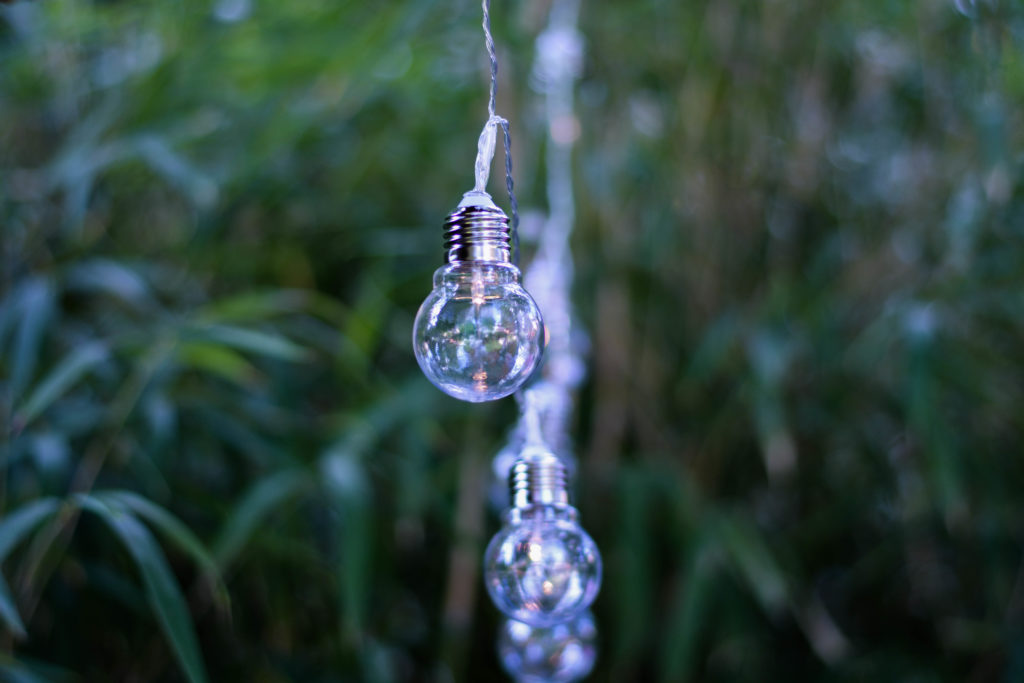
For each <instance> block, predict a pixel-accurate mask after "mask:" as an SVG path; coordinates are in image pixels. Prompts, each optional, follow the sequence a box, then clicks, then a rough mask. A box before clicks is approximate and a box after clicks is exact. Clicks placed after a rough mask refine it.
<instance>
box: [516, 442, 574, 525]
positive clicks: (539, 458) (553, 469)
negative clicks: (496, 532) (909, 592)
mask: <svg viewBox="0 0 1024 683" xmlns="http://www.w3.org/2000/svg"><path fill="white" fill-rule="evenodd" d="M508 481H509V489H510V490H511V493H512V507H513V508H515V509H517V510H526V509H529V508H532V507H534V506H554V507H566V508H568V507H570V506H569V477H568V472H567V471H566V468H565V465H563V464H562V461H561V460H559V459H558V457H557V456H555V455H554V454H553V453H551V452H549V451H546V450H542V449H537V450H533V451H532V452H526V453H524V454H523V456H522V457H520V458H519V460H517V461H516V462H515V464H514V465H512V469H511V470H510V471H509V475H508Z"/></svg>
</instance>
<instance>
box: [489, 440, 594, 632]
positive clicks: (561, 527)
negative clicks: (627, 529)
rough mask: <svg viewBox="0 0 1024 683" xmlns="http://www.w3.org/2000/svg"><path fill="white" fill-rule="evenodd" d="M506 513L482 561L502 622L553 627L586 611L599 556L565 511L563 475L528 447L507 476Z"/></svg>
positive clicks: (549, 457) (550, 457) (546, 455)
mask: <svg viewBox="0 0 1024 683" xmlns="http://www.w3.org/2000/svg"><path fill="white" fill-rule="evenodd" d="M509 482H510V485H511V488H512V507H511V508H510V509H509V510H508V511H507V512H506V513H505V516H504V525H503V526H502V528H501V530H500V531H499V532H498V533H497V534H495V536H494V538H492V539H491V542H490V544H489V545H488V546H487V551H486V552H485V553H484V580H485V581H486V584H487V591H488V593H490V595H491V599H492V600H493V601H494V604H495V605H496V606H497V607H498V609H500V610H501V611H502V612H504V613H505V615H506V616H508V617H510V618H512V619H515V620H517V621H522V622H524V623H526V624H529V625H530V626H541V627H544V626H553V625H555V624H558V623H561V622H564V621H568V620H570V619H573V618H575V617H577V616H579V614H580V613H581V612H583V611H584V610H585V609H587V608H588V607H589V606H590V603H592V602H593V601H594V598H595V597H597V592H598V590H599V589H600V587H601V555H600V553H599V552H598V550H597V545H596V544H595V543H594V541H593V539H591V538H590V536H589V535H588V534H587V532H586V531H584V530H583V528H582V527H580V525H579V522H578V521H577V517H578V513H577V512H576V508H574V507H572V506H571V505H569V498H568V492H567V486H566V470H565V466H564V465H563V464H562V462H561V461H560V460H559V459H558V458H557V457H556V456H555V455H554V454H552V453H551V452H549V451H547V450H546V449H543V448H539V447H529V448H527V450H525V451H524V452H523V455H522V456H521V458H520V459H519V460H518V461H517V462H516V464H515V465H513V467H512V471H511V473H510V475H509Z"/></svg>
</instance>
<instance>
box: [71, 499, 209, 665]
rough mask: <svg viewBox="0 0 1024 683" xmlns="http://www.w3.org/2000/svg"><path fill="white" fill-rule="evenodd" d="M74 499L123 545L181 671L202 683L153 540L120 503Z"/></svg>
mask: <svg viewBox="0 0 1024 683" xmlns="http://www.w3.org/2000/svg"><path fill="white" fill-rule="evenodd" d="M75 499H76V501H77V502H78V504H79V505H81V507H82V508H83V509H85V510H89V511H90V512H93V513H95V514H96V515H98V516H99V517H100V518H101V519H102V520H103V521H104V522H105V523H106V524H107V526H108V527H110V530H111V531H113V532H114V534H115V535H116V536H117V537H118V538H119V539H120V540H121V542H122V543H123V544H124V546H125V548H126V549H127V550H128V552H129V554H130V555H131V556H132V559H133V560H134V561H135V565H136V566H137V567H138V569H139V573H140V574H142V583H143V586H144V587H145V589H146V597H147V598H148V599H149V603H150V606H151V607H152V608H153V612H154V613H155V615H156V617H157V620H158V621H159V622H160V626H161V628H162V629H163V631H164V635H165V636H166V637H167V640H168V642H169V643H170V645H171V648H172V649H173V650H174V654H175V656H176V657H177V659H178V663H179V664H180V666H181V668H182V671H183V672H184V673H185V675H186V677H187V678H188V680H189V681H191V682H192V683H205V681H207V680H208V679H207V677H206V667H205V666H204V664H203V658H202V654H201V653H200V651H199V644H198V642H197V640H196V634H195V629H194V628H193V626H192V619H191V615H190V614H189V611H188V607H187V605H186V604H185V599H184V597H182V595H181V591H180V590H179V588H178V584H177V582H176V581H175V579H174V575H173V574H172V573H171V569H170V567H169V566H168V564H167V559H166V558H165V557H164V554H163V551H162V550H161V549H160V546H159V544H158V543H157V542H156V539H154V538H153V535H152V534H151V533H150V532H149V530H148V529H146V527H145V525H143V524H142V522H140V521H139V520H138V519H136V518H135V516H134V515H132V514H130V513H129V512H128V510H127V508H125V507H123V506H121V505H111V504H108V503H107V502H106V501H104V500H102V499H101V498H99V497H97V496H90V495H79V496H76V498H75Z"/></svg>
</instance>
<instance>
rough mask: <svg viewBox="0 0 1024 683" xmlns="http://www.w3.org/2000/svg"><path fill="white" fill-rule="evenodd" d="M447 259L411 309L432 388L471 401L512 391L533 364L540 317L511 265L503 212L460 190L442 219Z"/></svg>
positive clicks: (419, 355)
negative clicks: (456, 201) (424, 295)
mask: <svg viewBox="0 0 1024 683" xmlns="http://www.w3.org/2000/svg"><path fill="white" fill-rule="evenodd" d="M445 236H446V240H445V247H446V248H447V250H448V251H447V263H446V264H445V265H444V266H442V267H440V268H438V269H437V271H436V272H435V273H434V289H433V291H432V292H431V293H430V295H429V296H427V298H426V300H425V301H424V302H423V305H422V306H420V310H419V312H418V313H417V314H416V322H415V324H414V325H413V350H414V351H415V353H416V360H417V362H419V364H420V368H421V369H422V370H423V374H425V375H426V376H427V379H429V380H430V381H431V382H432V383H433V384H434V385H435V386H437V388H438V389H440V390H441V391H443V392H445V393H446V394H449V395H450V396H454V397H455V398H458V399H462V400H463V401H471V402H473V403H479V402H481V401H493V400H495V399H499V398H504V397H505V396H508V395H510V394H512V393H514V392H515V391H516V390H517V389H519V388H520V387H521V386H522V385H523V384H524V383H525V382H526V381H527V380H528V379H529V378H530V376H531V375H532V374H533V372H534V370H536V369H537V366H538V365H539V364H540V360H541V355H542V352H543V339H544V322H543V320H542V318H541V314H540V309H539V308H538V307H537V304H536V302H534V300H533V298H532V297H531V296H530V295H529V294H528V293H527V291H526V290H525V289H523V287H522V285H520V284H519V269H518V268H516V267H515V266H514V265H512V262H511V249H510V246H509V226H508V217H507V216H506V215H505V213H504V212H503V211H502V210H501V209H499V208H498V207H497V206H495V204H494V202H493V201H492V200H491V197H490V195H488V194H487V193H486V192H478V191H475V190H474V191H472V192H467V193H466V194H465V196H464V197H463V198H462V201H461V202H460V203H459V207H458V208H457V209H456V210H455V211H454V212H452V214H451V215H449V216H448V219H447V220H446V221H445Z"/></svg>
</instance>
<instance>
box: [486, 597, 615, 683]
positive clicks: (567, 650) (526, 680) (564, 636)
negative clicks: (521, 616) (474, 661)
mask: <svg viewBox="0 0 1024 683" xmlns="http://www.w3.org/2000/svg"><path fill="white" fill-rule="evenodd" d="M596 641H597V626H596V625H595V624H594V616H593V615H592V614H591V613H590V611H589V610H587V611H586V612H584V613H583V614H581V615H580V616H578V617H576V618H575V619H573V620H571V621H567V622H565V623H562V624H557V625H555V626H551V627H548V628H543V627H536V626H530V625H529V624H524V623H523V622H521V621H516V620H515V619H507V620H506V621H505V623H504V624H502V626H501V630H500V631H499V632H498V658H499V659H500V660H501V666H502V667H503V668H504V669H505V671H506V672H508V675H509V676H511V677H512V678H513V679H515V680H516V681H517V683H573V682H575V681H580V680H582V679H583V678H585V677H586V676H587V675H588V674H589V673H590V672H591V670H592V669H593V668H594V661H595V660H596V659H597V645H596Z"/></svg>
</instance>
